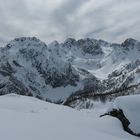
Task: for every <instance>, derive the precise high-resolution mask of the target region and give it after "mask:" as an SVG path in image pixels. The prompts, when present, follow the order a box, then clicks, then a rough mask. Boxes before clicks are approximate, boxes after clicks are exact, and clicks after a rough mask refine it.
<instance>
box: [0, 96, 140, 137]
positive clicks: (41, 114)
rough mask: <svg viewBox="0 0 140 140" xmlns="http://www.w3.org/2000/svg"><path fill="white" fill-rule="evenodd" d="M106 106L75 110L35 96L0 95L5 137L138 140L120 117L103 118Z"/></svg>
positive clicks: (0, 131)
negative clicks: (128, 131)
mask: <svg viewBox="0 0 140 140" xmlns="http://www.w3.org/2000/svg"><path fill="white" fill-rule="evenodd" d="M105 111H106V108H101V107H99V108H97V109H94V110H82V111H78V110H74V109H71V108H69V107H65V106H61V105H54V104H50V103H47V102H43V101H40V100H38V99H35V98H33V97H24V96H19V95H14V94H10V95H5V96H1V97H0V114H1V115H0V139H2V140H86V139H87V140H90V139H92V140H94V139H95V140H107V139H108V140H137V139H138V138H137V137H134V136H131V135H129V134H128V133H126V132H125V131H124V130H123V129H122V125H121V123H120V122H119V120H117V119H115V118H113V117H109V116H106V117H102V118H100V117H99V115H101V114H103V113H104V112H105Z"/></svg>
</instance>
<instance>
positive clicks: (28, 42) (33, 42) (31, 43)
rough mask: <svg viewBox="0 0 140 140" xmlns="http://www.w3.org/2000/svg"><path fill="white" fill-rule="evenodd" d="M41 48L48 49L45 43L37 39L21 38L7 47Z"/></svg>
mask: <svg viewBox="0 0 140 140" xmlns="http://www.w3.org/2000/svg"><path fill="white" fill-rule="evenodd" d="M40 46H43V47H47V45H46V44H45V43H44V42H42V41H41V40H39V39H37V38H36V37H21V38H16V39H14V40H12V41H10V43H8V44H7V45H6V48H12V47H19V48H23V47H28V48H31V47H40Z"/></svg>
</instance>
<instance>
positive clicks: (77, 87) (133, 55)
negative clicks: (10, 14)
mask: <svg viewBox="0 0 140 140" xmlns="http://www.w3.org/2000/svg"><path fill="white" fill-rule="evenodd" d="M139 53H140V42H138V41H136V40H134V39H126V40H125V41H124V42H123V43H122V44H114V43H113V44H112V43H108V42H106V41H103V40H96V39H89V38H86V39H80V40H75V39H73V38H69V39H67V40H66V41H64V43H59V42H57V41H54V42H52V43H51V44H48V45H46V44H45V43H44V42H42V41H41V40H39V39H37V38H36V37H21V38H16V39H14V40H12V41H11V42H10V43H8V44H7V45H6V46H5V47H2V48H0V94H1V95H3V94H8V93H17V94H23V95H29V96H35V97H37V98H40V99H43V100H47V101H52V102H58V101H62V102H63V101H65V100H67V99H68V98H69V96H71V95H72V94H73V95H74V94H76V93H78V94H79V93H80V92H81V93H84V91H86V92H92V93H94V94H95V93H98V94H99V93H100V94H103V93H106V92H113V91H115V90H119V89H124V88H127V87H130V86H133V85H138V86H137V87H136V88H135V89H133V93H132V89H131V90H129V91H127V93H126V92H125V93H123V94H138V93H139V90H140V89H139V83H140V56H139ZM86 92H85V93H86Z"/></svg>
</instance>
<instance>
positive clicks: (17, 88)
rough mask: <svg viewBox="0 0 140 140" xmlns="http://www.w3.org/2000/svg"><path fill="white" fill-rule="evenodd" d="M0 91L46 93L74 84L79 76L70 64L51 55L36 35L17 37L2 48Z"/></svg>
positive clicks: (37, 94) (26, 93) (38, 94)
mask: <svg viewBox="0 0 140 140" xmlns="http://www.w3.org/2000/svg"><path fill="white" fill-rule="evenodd" d="M1 51H2V53H1V56H0V58H1V59H0V77H1V78H0V93H1V94H7V93H10V92H12V93H18V94H25V95H28V94H32V95H34V96H42V97H43V96H45V94H46V92H47V86H48V85H50V86H51V87H52V88H56V87H61V86H63V87H65V86H67V85H71V86H76V85H77V82H78V81H79V75H78V73H77V72H76V70H75V69H74V68H73V67H72V65H71V64H70V63H67V62H65V61H63V60H61V59H59V58H58V57H55V56H53V54H52V53H51V52H49V51H48V48H47V45H46V44H45V43H43V42H41V41H40V40H38V39H37V38H35V37H33V38H18V39H15V40H13V41H11V42H10V43H9V44H8V45H7V46H6V47H5V48H2V50H1Z"/></svg>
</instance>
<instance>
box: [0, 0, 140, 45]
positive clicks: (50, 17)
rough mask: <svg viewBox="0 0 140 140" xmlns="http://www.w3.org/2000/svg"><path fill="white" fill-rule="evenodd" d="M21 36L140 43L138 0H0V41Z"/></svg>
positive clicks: (49, 40)
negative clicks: (132, 39)
mask: <svg viewBox="0 0 140 140" xmlns="http://www.w3.org/2000/svg"><path fill="white" fill-rule="evenodd" d="M21 36H36V37H38V38H40V39H41V40H43V41H45V42H47V43H49V42H51V41H53V40H58V41H63V40H65V39H66V38H68V37H74V38H84V37H90V38H97V39H99V38H100V39H104V40H107V41H111V42H121V41H123V40H125V39H126V38H129V37H132V38H135V39H137V40H140V0H0V42H1V43H5V42H8V41H10V40H12V39H14V38H15V37H21Z"/></svg>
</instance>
